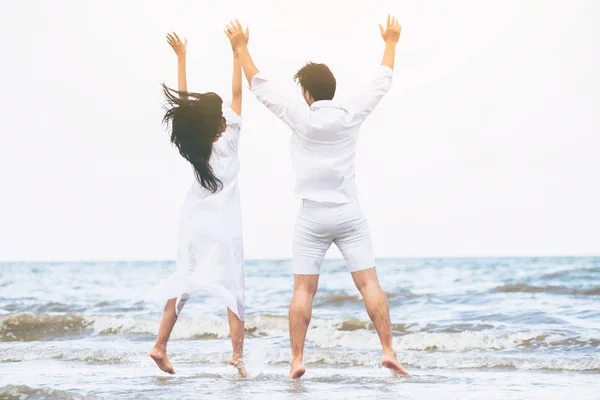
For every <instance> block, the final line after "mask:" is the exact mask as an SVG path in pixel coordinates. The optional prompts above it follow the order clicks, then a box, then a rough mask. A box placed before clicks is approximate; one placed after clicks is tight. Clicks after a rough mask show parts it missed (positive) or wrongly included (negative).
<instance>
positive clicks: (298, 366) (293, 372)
mask: <svg viewBox="0 0 600 400" xmlns="http://www.w3.org/2000/svg"><path fill="white" fill-rule="evenodd" d="M305 372H306V367H304V364H302V361H292V368H291V369H290V375H289V376H288V378H290V379H300V378H302V375H304V373H305Z"/></svg>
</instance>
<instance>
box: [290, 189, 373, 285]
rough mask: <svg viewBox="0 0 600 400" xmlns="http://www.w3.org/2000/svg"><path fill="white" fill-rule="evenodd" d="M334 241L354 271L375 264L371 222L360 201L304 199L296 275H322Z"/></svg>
mask: <svg viewBox="0 0 600 400" xmlns="http://www.w3.org/2000/svg"><path fill="white" fill-rule="evenodd" d="M332 243H335V245H336V246H337V247H338V249H339V250H340V252H341V253H342V255H343V256H344V258H345V260H346V262H347V263H348V267H349V269H350V272H356V271H360V270H363V269H368V268H373V267H375V258H374V256H373V245H372V243H371V233H370V232H369V224H368V223H367V219H366V218H365V216H364V214H363V213H362V210H361V208H360V204H359V202H358V200H353V201H351V202H349V203H343V204H336V203H320V202H315V201H310V200H302V204H301V206H300V211H299V212H298V217H297V218H296V227H295V229H294V245H293V247H294V274H297V275H318V274H319V273H320V271H321V263H322V262H323V258H324V257H325V253H326V252H327V250H328V249H329V247H330V246H331V244H332Z"/></svg>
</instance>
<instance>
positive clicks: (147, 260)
mask: <svg viewBox="0 0 600 400" xmlns="http://www.w3.org/2000/svg"><path fill="white" fill-rule="evenodd" d="M510 258H600V254H578V255H573V254H571V255H504V256H393V257H375V259H376V260H382V261H389V260H415V259H421V260H432V259H510ZM327 260H331V261H344V258H342V257H332V258H325V259H324V260H323V261H327ZM244 261H275V262H277V261H293V258H291V257H290V258H278V257H275V258H270V257H258V258H246V259H245V260H244ZM110 262H114V263H124V262H149V263H150V262H160V263H162V262H176V260H175V259H121V260H119V259H80V260H77V259H73V260H65V259H63V260H39V259H38V260H0V264H25V263H35V264H41V263H110Z"/></svg>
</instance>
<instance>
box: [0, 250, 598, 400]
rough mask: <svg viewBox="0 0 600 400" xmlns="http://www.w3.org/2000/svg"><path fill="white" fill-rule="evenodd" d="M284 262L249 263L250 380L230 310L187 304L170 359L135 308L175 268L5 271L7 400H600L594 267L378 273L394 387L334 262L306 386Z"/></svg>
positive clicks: (401, 262)
mask: <svg viewBox="0 0 600 400" xmlns="http://www.w3.org/2000/svg"><path fill="white" fill-rule="evenodd" d="M291 267H292V265H291V261H290V260H281V261H274V260H249V261H247V262H246V288H247V289H246V303H247V321H246V347H245V348H246V365H247V369H248V373H249V376H248V377H247V378H239V377H238V376H237V374H236V372H235V370H234V369H233V367H231V366H229V365H228V364H227V361H228V359H229V357H230V355H231V345H230V342H229V339H228V326H227V320H226V310H225V308H224V306H223V305H222V304H220V303H219V302H218V301H217V300H215V299H212V298H210V297H206V296H203V295H196V296H194V297H192V299H191V300H190V302H189V303H188V305H187V306H186V308H184V310H183V312H182V314H181V316H180V318H179V320H178V322H177V324H176V326H175V329H174V331H173V335H172V338H171V341H170V343H169V347H168V351H169V355H170V359H171V362H172V363H173V366H174V367H175V370H176V371H177V374H176V375H167V374H165V373H163V372H162V371H160V370H159V369H158V368H157V367H156V365H155V364H154V363H153V361H152V360H151V359H150V358H149V357H148V353H149V351H150V350H151V348H152V345H153V343H154V341H155V339H156V332H157V329H158V324H159V320H160V316H161V312H162V310H161V309H159V308H157V307H156V306H153V305H150V304H146V303H144V302H142V301H141V300H140V299H141V298H142V297H143V296H142V295H143V294H144V292H146V293H147V291H148V290H152V286H153V285H155V284H156V283H158V282H160V281H161V280H162V279H165V278H166V277H168V276H169V275H170V274H171V273H172V272H174V270H175V264H174V262H172V261H157V262H148V261H144V262H68V263H67V262H46V263H44V262H40V263H3V264H0V399H104V398H108V399H178V400H183V399H211V398H215V399H328V400H332V399H577V400H582V399H600V257H564V258H557V257H555V258H462V259H461V258H425V259H380V260H378V262H377V270H378V274H379V277H380V282H381V285H382V287H383V289H384V291H385V292H386V294H387V296H388V301H389V304H390V313H391V318H392V324H393V335H394V345H395V348H396V351H397V353H398V357H399V360H400V362H401V363H402V364H403V366H404V367H405V368H406V369H407V370H408V372H409V373H410V375H409V376H407V377H400V378H395V377H393V376H392V375H391V374H390V372H389V371H388V370H386V369H385V368H382V367H381V366H380V364H379V362H380V357H381V350H380V345H379V341H378V339H377V335H376V333H375V331H374V329H373V325H372V324H371V322H370V321H369V318H368V315H367V313H366V311H365V308H364V304H363V302H362V298H361V296H360V294H359V292H358V291H357V289H356V288H355V287H354V285H353V282H352V279H351V276H350V274H349V273H348V271H347V267H346V265H345V263H344V262H343V261H342V260H335V259H330V260H326V261H325V263H324V265H323V268H322V275H321V279H320V286H319V291H318V293H317V296H316V298H315V301H314V310H313V319H312V322H311V324H310V328H309V331H308V335H307V342H306V350H305V364H306V367H307V373H306V375H305V376H304V377H303V378H302V379H300V380H297V381H294V380H290V379H288V378H287V374H288V370H289V364H288V363H289V359H290V349H289V337H288V318H287V311H288V310H287V307H288V304H289V302H290V299H291V295H292V287H293V276H292V273H291V270H292V268H291Z"/></svg>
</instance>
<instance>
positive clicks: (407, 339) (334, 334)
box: [307, 330, 600, 352]
mask: <svg viewBox="0 0 600 400" xmlns="http://www.w3.org/2000/svg"><path fill="white" fill-rule="evenodd" d="M307 340H308V341H309V342H310V343H312V344H313V345H314V346H317V347H321V348H330V347H344V348H349V349H371V350H377V349H379V348H380V347H381V344H380V342H379V338H378V337H377V335H376V334H374V332H370V331H366V330H362V331H351V332H343V331H339V330H336V331H320V332H319V331H315V330H311V331H309V333H308V335H307ZM394 345H395V348H396V349H397V350H399V351H403V350H414V351H437V352H440V351H443V352H465V351H473V350H482V351H500V350H512V349H514V350H528V349H538V348H566V347H567V348H571V349H572V348H584V347H598V346H600V339H595V338H583V337H580V336H571V335H568V334H555V333H554V334H553V333H544V332H539V331H526V332H512V333H500V332H497V331H495V330H487V331H466V332H459V333H429V332H417V333H408V334H405V335H402V336H399V337H395V338H394Z"/></svg>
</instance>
